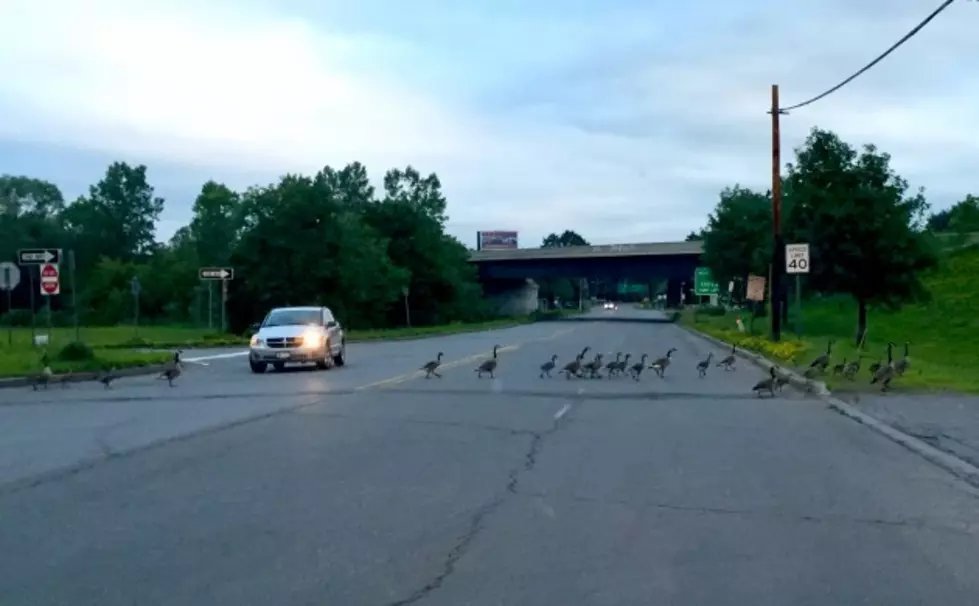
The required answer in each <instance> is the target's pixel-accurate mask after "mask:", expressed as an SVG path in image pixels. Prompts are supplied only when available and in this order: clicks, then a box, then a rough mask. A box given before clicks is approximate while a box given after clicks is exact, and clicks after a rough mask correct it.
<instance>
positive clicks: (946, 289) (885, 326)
mask: <svg viewBox="0 0 979 606" xmlns="http://www.w3.org/2000/svg"><path fill="white" fill-rule="evenodd" d="M977 275H979V248H975V247H970V248H967V249H963V250H960V251H955V252H953V253H951V254H949V255H948V256H947V257H946V258H944V259H943V262H942V264H941V266H940V268H939V269H938V270H937V271H935V272H934V273H933V274H931V275H929V276H927V277H926V278H925V280H924V282H925V285H926V286H927V288H928V289H929V291H930V292H931V295H932V299H931V301H929V302H928V303H924V304H920V305H909V306H905V307H903V308H902V309H900V310H899V311H896V312H888V311H884V310H876V309H872V310H870V313H869V315H868V333H867V341H866V343H865V344H864V347H863V350H862V351H858V350H857V347H856V344H855V342H854V341H855V334H856V320H857V309H856V304H855V303H854V302H853V301H852V300H849V299H847V298H843V297H834V298H828V299H823V300H819V301H810V302H807V303H805V304H804V305H803V312H802V320H803V325H802V331H801V332H802V333H803V335H802V337H801V338H800V337H799V336H797V335H794V334H792V333H789V332H784V333H783V335H782V341H781V342H780V343H772V342H771V341H769V340H768V339H767V332H768V324H769V321H770V320H769V319H768V318H758V319H756V320H755V334H754V335H752V334H748V333H747V332H745V333H742V332H740V331H739V330H738V328H737V324H736V320H737V318H738V317H739V316H740V317H741V318H742V319H743V321H744V322H745V324H746V327H747V323H748V319H749V314H748V313H747V312H734V311H732V312H726V313H723V314H722V315H721V314H720V310H716V309H710V310H702V311H701V312H700V313H698V312H697V311H696V310H687V311H685V312H684V314H683V316H682V318H681V322H682V323H683V324H685V325H687V326H690V327H691V328H695V329H696V330H699V331H701V332H704V333H706V334H709V335H711V336H713V337H716V338H719V339H722V340H724V341H727V342H729V343H737V344H739V345H740V346H741V347H743V348H744V349H749V350H752V351H755V352H757V353H760V354H762V355H764V356H766V357H769V358H770V359H773V360H775V361H778V362H780V363H782V364H784V365H786V366H789V367H793V368H796V369H799V368H802V367H805V366H807V365H808V363H809V361H810V360H811V359H813V358H815V357H816V356H817V355H819V354H821V353H823V352H824V351H825V350H826V345H827V342H828V341H829V340H830V339H835V340H836V344H835V345H834V347H833V362H832V363H833V364H838V363H840V362H842V361H843V360H844V358H845V359H846V360H847V361H853V360H855V359H858V358H861V356H862V358H861V362H862V370H861V371H860V373H858V375H857V377H856V379H855V380H854V381H849V380H847V379H843V378H839V377H834V376H832V375H831V374H830V375H829V376H827V377H825V379H826V380H827V385H828V386H829V388H830V389H837V390H846V391H850V390H863V389H870V386H869V382H870V374H869V372H868V371H867V370H866V368H867V367H868V366H869V365H870V363H871V362H873V361H876V360H878V359H881V358H884V357H885V356H886V347H887V342H888V341H893V342H894V343H896V344H897V345H898V347H897V348H896V349H895V352H894V353H895V356H900V355H902V354H903V344H904V343H905V342H906V341H910V343H911V346H910V353H911V360H912V367H911V369H910V370H909V371H908V372H907V373H906V374H905V375H904V376H902V377H901V378H900V379H898V380H895V381H894V388H895V390H896V391H900V390H905V391H912V390H928V391H956V392H965V393H979V372H977V371H976V369H977V367H979V347H976V342H977V339H979V313H977V312H979V283H977V282H976V278H975V276H977ZM791 326H792V322H791V321H790V324H789V327H791Z"/></svg>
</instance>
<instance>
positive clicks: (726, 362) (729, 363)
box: [717, 345, 738, 370]
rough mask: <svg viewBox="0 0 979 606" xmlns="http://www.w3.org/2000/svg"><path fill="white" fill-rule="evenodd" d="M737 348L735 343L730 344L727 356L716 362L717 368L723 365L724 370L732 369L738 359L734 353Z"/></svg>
mask: <svg viewBox="0 0 979 606" xmlns="http://www.w3.org/2000/svg"><path fill="white" fill-rule="evenodd" d="M737 350H738V346H737V345H732V346H731V353H729V354H728V355H727V357H725V358H724V359H723V360H721V361H720V362H718V363H717V367H718V368H721V367H723V368H724V370H734V363H735V361H737V359H738V358H737V356H735V355H734V353H735V352H736V351H737Z"/></svg>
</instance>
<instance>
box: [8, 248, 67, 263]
mask: <svg viewBox="0 0 979 606" xmlns="http://www.w3.org/2000/svg"><path fill="white" fill-rule="evenodd" d="M47 263H54V264H55V265H57V264H58V263H61V249H60V248H22V249H20V250H18V251H17V264H18V265H45V264H47Z"/></svg>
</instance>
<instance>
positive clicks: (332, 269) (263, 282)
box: [0, 162, 488, 332]
mask: <svg viewBox="0 0 979 606" xmlns="http://www.w3.org/2000/svg"><path fill="white" fill-rule="evenodd" d="M164 204H165V202H164V200H163V199H162V198H160V197H159V196H157V195H156V193H155V191H154V188H153V187H152V185H151V184H150V180H149V177H148V174H147V168H146V166H143V165H136V166H134V165H130V164H127V163H125V162H115V163H113V164H111V165H110V166H109V167H108V169H107V170H106V173H105V175H104V176H103V178H102V179H101V180H100V181H99V182H98V183H96V184H95V185H92V186H91V187H90V188H89V191H88V193H87V195H84V196H81V197H79V198H78V199H76V200H74V201H72V202H70V203H67V202H66V201H65V199H64V196H63V195H62V193H61V191H60V190H59V189H58V187H57V186H56V185H54V184H52V183H50V182H47V181H44V180H41V179H35V178H31V177H27V176H9V175H7V176H3V177H0V259H2V260H13V258H14V256H15V251H16V250H17V249H20V248H61V249H63V250H65V251H68V250H72V251H73V252H74V256H75V260H76V276H75V279H76V284H77V292H76V293H75V295H76V298H77V301H78V311H79V315H80V319H81V322H82V323H83V324H88V325H113V324H119V323H126V322H129V321H130V320H131V319H132V318H133V317H134V311H135V308H136V302H135V297H134V296H133V294H132V290H131V281H132V279H133V278H134V277H138V279H139V281H140V284H141V287H142V288H141V290H140V294H139V312H140V319H141V321H150V322H159V323H162V322H170V323H188V324H189V323H195V324H198V325H201V324H202V323H203V324H206V323H207V319H208V318H217V317H219V313H218V312H217V310H216V308H218V306H219V305H220V300H221V297H220V285H219V284H217V285H208V284H207V283H203V282H201V281H200V280H199V279H198V268H200V267H208V266H216V267H224V266H230V267H233V268H234V270H235V279H234V280H232V281H230V282H229V284H228V303H227V309H228V316H227V320H228V325H229V327H230V328H231V329H232V330H234V331H236V332H238V331H242V330H245V329H246V327H247V326H248V325H249V324H250V323H252V322H255V321H257V320H260V319H261V318H262V317H263V315H264V314H265V312H266V311H267V310H268V309H269V308H271V307H274V306H277V305H289V304H291V305H317V304H324V305H329V306H330V307H331V308H332V309H333V310H334V311H335V313H337V314H338V315H339V317H340V318H342V319H344V321H345V322H346V323H347V325H349V326H351V327H354V328H383V327H392V326H400V325H404V323H405V311H404V301H403V292H405V291H407V292H408V293H409V302H410V307H411V319H412V323H413V324H418V325H423V324H441V323H449V322H454V321H475V320H480V319H483V318H485V317H486V315H487V311H488V310H486V309H485V307H484V303H483V299H482V292H481V289H480V286H479V283H478V281H477V274H476V270H475V268H474V266H472V265H471V264H470V263H468V250H467V248H466V247H465V246H464V245H463V244H462V243H461V242H459V241H458V240H456V239H455V238H453V237H451V236H449V235H447V234H446V232H445V223H446V219H447V216H446V200H445V197H444V195H443V194H442V188H441V183H440V182H439V179H438V177H437V176H436V175H435V174H430V175H427V176H426V175H423V174H421V173H419V172H418V171H417V170H416V169H414V168H412V167H410V166H409V167H407V168H405V169H392V170H389V171H388V172H387V173H386V174H385V175H384V179H383V186H382V187H381V188H380V191H375V188H374V187H373V186H371V184H370V182H369V180H368V175H367V170H366V168H365V167H364V166H363V165H361V164H359V163H356V162H355V163H353V164H349V165H347V166H345V167H343V168H342V169H339V170H337V169H334V168H331V167H326V168H323V169H322V170H321V171H319V172H318V173H316V174H315V175H312V176H308V175H299V174H289V175H285V176H283V177H282V178H281V179H279V180H278V181H277V182H275V183H270V184H268V185H264V186H256V187H251V188H249V189H247V190H245V191H240V192H239V191H234V190H233V189H231V188H229V187H227V186H226V185H223V184H221V183H217V182H214V181H209V182H207V183H205V184H204V186H203V187H202V188H201V191H200V194H199V195H198V196H197V198H196V200H195V201H194V203H193V214H192V218H191V220H190V222H189V224H187V225H186V226H184V227H181V228H180V229H178V230H177V231H176V233H175V234H174V235H173V237H172V238H171V239H170V240H169V241H168V242H163V243H161V242H158V241H157V240H156V238H155V225H156V224H157V222H158V220H159V218H160V214H161V212H162V211H163V208H164ZM62 268H63V269H62V274H63V276H65V275H66V273H67V267H66V266H65V265H64V261H63V265H62ZM209 288H214V290H213V291H211V292H209V290H208V289H209ZM26 292H27V289H26V288H24V287H23V286H22V287H19V288H18V289H17V291H16V294H17V298H16V301H17V305H15V310H14V311H13V312H10V313H8V314H7V318H6V319H7V320H8V321H10V322H14V323H20V324H23V323H24V322H25V321H26V322H29V321H30V313H29V311H26V310H23V308H25V307H29V303H27V302H26ZM36 298H37V299H38V300H39V301H40V299H41V297H39V296H38V297H36ZM70 301H71V297H70V283H69V281H68V280H67V279H66V278H65V277H63V279H62V295H61V296H60V297H55V301H54V302H53V308H54V310H55V315H56V316H59V323H65V322H67V321H69V320H68V319H67V318H68V317H70V315H71V313H72V310H71V309H70ZM17 308H21V309H22V311H18V309H17Z"/></svg>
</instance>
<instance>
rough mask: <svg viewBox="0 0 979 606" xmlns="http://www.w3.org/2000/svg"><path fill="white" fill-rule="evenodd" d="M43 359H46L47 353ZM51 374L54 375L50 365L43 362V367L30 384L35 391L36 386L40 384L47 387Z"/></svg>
mask: <svg viewBox="0 0 979 606" xmlns="http://www.w3.org/2000/svg"><path fill="white" fill-rule="evenodd" d="M44 359H47V354H45V356H44ZM52 376H54V373H53V372H52V370H51V367H50V366H48V365H47V364H46V363H45V364H44V368H43V369H41V372H39V373H38V374H37V376H36V377H34V383H33V385H32V387H33V388H34V391H37V388H38V387H39V386H41V385H43V386H44V389H47V388H48V383H50V382H51V377H52Z"/></svg>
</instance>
